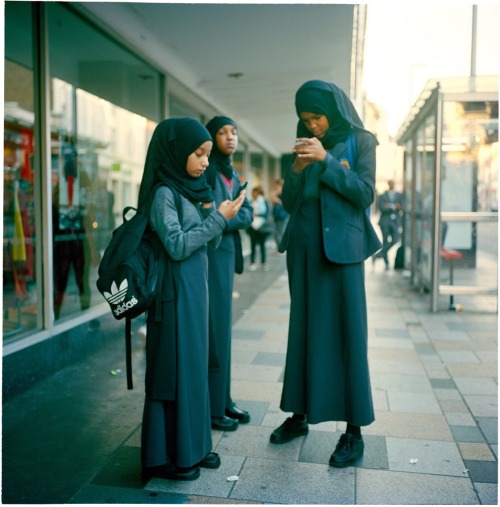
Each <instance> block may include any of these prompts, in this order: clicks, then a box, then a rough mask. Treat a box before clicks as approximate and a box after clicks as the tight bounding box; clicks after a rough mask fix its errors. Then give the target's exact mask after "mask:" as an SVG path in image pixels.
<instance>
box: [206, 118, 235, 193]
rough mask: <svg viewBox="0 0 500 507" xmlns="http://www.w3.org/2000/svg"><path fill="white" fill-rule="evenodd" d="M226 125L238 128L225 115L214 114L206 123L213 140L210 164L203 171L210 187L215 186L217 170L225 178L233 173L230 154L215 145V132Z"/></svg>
mask: <svg viewBox="0 0 500 507" xmlns="http://www.w3.org/2000/svg"><path fill="white" fill-rule="evenodd" d="M226 125H231V126H233V127H234V128H235V129H237V128H238V127H237V125H236V123H235V122H234V121H233V120H231V118H228V117H227V116H214V117H213V118H212V119H211V120H210V121H209V122H208V123H207V125H206V127H207V130H208V131H209V132H210V135H211V136H212V139H213V140H214V145H213V148H212V152H211V153H210V165H209V166H208V168H207V170H206V173H205V174H206V177H207V181H208V184H209V185H210V186H211V187H212V188H215V176H216V175H217V172H221V173H222V174H223V175H224V176H225V177H226V178H227V179H230V178H231V177H232V175H233V167H232V165H231V156H230V155H225V154H224V153H222V152H221V151H220V150H219V147H218V146H217V137H216V136H217V132H218V131H219V130H220V129H221V128H222V127H225V126H226Z"/></svg>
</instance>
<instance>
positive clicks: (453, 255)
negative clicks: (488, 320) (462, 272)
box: [439, 247, 463, 312]
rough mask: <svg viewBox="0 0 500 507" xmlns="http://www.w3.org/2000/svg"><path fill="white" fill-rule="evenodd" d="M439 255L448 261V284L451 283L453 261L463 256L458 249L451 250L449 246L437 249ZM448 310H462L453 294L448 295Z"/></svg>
mask: <svg viewBox="0 0 500 507" xmlns="http://www.w3.org/2000/svg"><path fill="white" fill-rule="evenodd" d="M439 255H440V256H441V258H442V259H444V260H445V261H448V265H449V267H450V285H453V261H454V260H458V259H461V258H462V257H463V255H462V252H459V251H458V250H452V249H449V248H444V247H441V249H440V250H439ZM448 310H450V311H451V312H456V311H460V310H462V307H461V306H460V305H455V300H454V296H453V294H451V295H450V304H449V306H448Z"/></svg>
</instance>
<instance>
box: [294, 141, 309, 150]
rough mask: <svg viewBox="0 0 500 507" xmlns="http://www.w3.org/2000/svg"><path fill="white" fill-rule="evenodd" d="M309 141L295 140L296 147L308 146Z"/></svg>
mask: <svg viewBox="0 0 500 507" xmlns="http://www.w3.org/2000/svg"><path fill="white" fill-rule="evenodd" d="M308 144H309V143H308V142H307V141H301V140H300V139H297V140H296V141H295V148H297V147H299V146H307V145H308Z"/></svg>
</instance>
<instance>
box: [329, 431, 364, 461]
mask: <svg viewBox="0 0 500 507" xmlns="http://www.w3.org/2000/svg"><path fill="white" fill-rule="evenodd" d="M364 448H365V444H364V443H363V438H362V437H359V438H356V437H355V436H353V435H351V434H350V433H344V434H343V435H341V436H340V439H339V441H338V443H337V447H335V450H334V451H333V454H332V455H331V456H330V461H329V464H330V466H332V467H338V468H344V467H348V466H351V465H354V464H355V463H356V462H357V461H358V460H359V459H360V458H361V457H362V456H363V451H364Z"/></svg>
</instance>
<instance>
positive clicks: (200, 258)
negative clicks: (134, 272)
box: [142, 249, 212, 467]
mask: <svg viewBox="0 0 500 507" xmlns="http://www.w3.org/2000/svg"><path fill="white" fill-rule="evenodd" d="M207 274H208V261H207V255H206V251H205V250H204V249H200V250H198V251H197V252H195V253H194V254H193V255H191V256H190V257H189V258H188V259H186V260H184V261H182V262H178V263H175V266H174V279H175V284H176V301H175V308H176V331H175V333H176V336H175V343H176V347H175V350H173V351H172V353H173V354H175V361H176V379H175V399H174V400H171V401H164V400H162V399H152V398H150V397H149V396H146V399H145V403H144V413H143V420H142V465H143V466H147V467H150V466H159V465H163V464H166V463H173V464H174V465H177V466H179V467H190V466H193V465H195V464H196V463H198V462H200V461H201V460H202V459H203V458H204V457H205V456H206V455H207V454H208V453H209V452H210V451H211V449H212V432H211V427H210V400H209V391H208V279H207ZM164 324H165V322H164V321H162V323H160V324H159V325H160V328H157V327H156V326H158V324H157V323H155V322H154V319H151V320H149V321H148V339H149V338H150V337H149V334H150V333H161V331H162V327H161V326H162V325H164ZM164 338H165V337H164ZM167 359H168V358H165V365H166V367H167V365H168V362H169V361H168V360H167ZM157 364H158V365H159V364H160V362H158V363H157ZM158 369H160V367H159V366H158ZM153 377H154V378H160V377H161V372H155V374H154V375H153ZM153 382H154V380H153Z"/></svg>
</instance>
